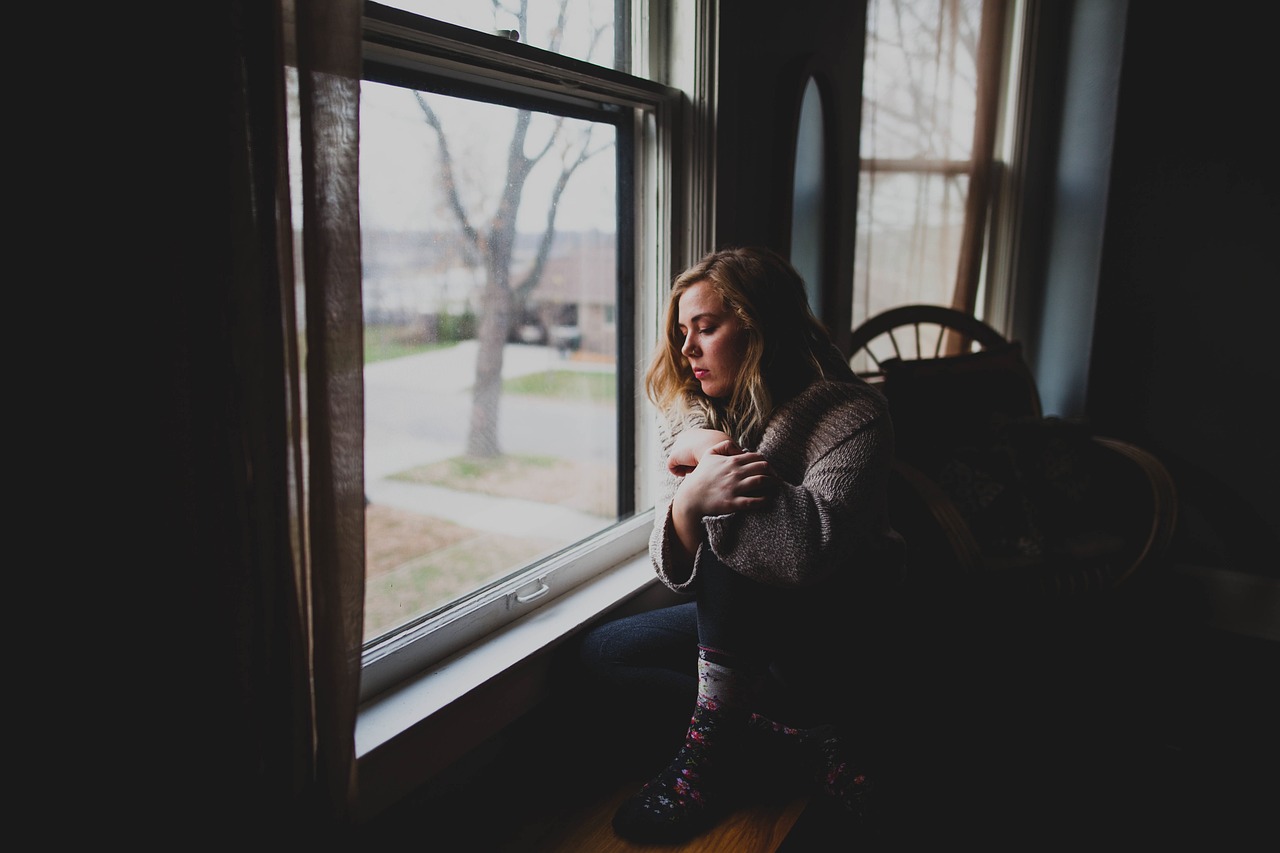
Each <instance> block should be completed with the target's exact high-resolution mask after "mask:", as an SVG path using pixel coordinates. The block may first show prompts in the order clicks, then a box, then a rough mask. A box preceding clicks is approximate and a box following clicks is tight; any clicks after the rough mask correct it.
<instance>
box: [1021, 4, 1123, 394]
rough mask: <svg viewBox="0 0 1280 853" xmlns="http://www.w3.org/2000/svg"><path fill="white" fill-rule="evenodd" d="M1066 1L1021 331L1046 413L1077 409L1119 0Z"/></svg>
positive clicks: (1106, 157) (1114, 89) (1083, 381)
mask: <svg viewBox="0 0 1280 853" xmlns="http://www.w3.org/2000/svg"><path fill="white" fill-rule="evenodd" d="M1068 5H1069V8H1070V9H1071V12H1070V13H1069V18H1068V19H1067V20H1065V21H1056V22H1055V23H1057V24H1058V25H1059V26H1061V25H1062V24H1066V25H1067V33H1068V36H1069V37H1068V40H1067V44H1066V54H1065V55H1066V62H1067V68H1068V69H1070V72H1069V73H1068V75H1067V76H1066V78H1065V80H1064V81H1063V91H1062V101H1061V103H1062V113H1061V119H1060V124H1059V127H1060V128H1061V136H1060V138H1059V140H1058V141H1057V144H1056V147H1055V151H1056V152H1057V158H1056V161H1055V163H1054V166H1053V169H1052V184H1051V186H1052V189H1051V193H1052V196H1053V199H1054V203H1053V205H1052V206H1051V213H1050V214H1049V216H1048V220H1047V223H1048V231H1047V233H1048V241H1047V247H1046V248H1047V253H1046V265H1045V277H1044V287H1043V290H1042V292H1041V294H1040V315H1039V317H1038V318H1037V321H1036V323H1035V325H1034V328H1033V329H1032V330H1031V333H1030V334H1029V335H1027V336H1025V337H1023V338H1022V340H1023V341H1024V346H1026V347H1027V350H1028V360H1029V361H1030V363H1031V364H1033V365H1034V368H1035V374H1036V384H1037V386H1038V387H1039V390H1040V401H1041V404H1042V406H1043V407H1044V411H1045V414H1047V415H1058V416H1062V417H1080V416H1082V415H1083V414H1084V406H1085V391H1086V387H1087V385H1088V371H1089V359H1090V353H1089V348H1090V342H1091V339H1092V337H1093V318H1094V306H1095V303H1096V300H1097V282H1098V270H1099V267H1100V265H1101V263H1102V246H1103V233H1104V228H1105V226H1106V201H1107V184H1108V181H1109V180H1110V177H1111V152H1112V142H1113V137H1114V132H1115V117H1116V102H1117V97H1118V88H1119V76H1120V64H1121V56H1122V52H1123V38H1124V23H1125V8H1126V3H1125V2H1114V0H1076V2H1074V3H1071V4H1068ZM1046 25H1047V22H1046ZM1042 35H1044V36H1046V37H1048V38H1053V37H1054V36H1055V35H1056V33H1053V32H1046V33H1043V34H1042ZM1046 94H1048V93H1046Z"/></svg>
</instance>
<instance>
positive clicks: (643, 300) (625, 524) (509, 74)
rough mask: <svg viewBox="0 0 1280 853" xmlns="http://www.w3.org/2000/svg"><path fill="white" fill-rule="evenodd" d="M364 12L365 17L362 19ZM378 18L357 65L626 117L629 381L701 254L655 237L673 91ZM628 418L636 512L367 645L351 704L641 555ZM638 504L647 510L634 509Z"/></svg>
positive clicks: (648, 468)
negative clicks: (667, 304) (675, 287)
mask: <svg viewBox="0 0 1280 853" xmlns="http://www.w3.org/2000/svg"><path fill="white" fill-rule="evenodd" d="M663 5H664V8H665V4H663ZM646 8H647V7H646ZM371 10H372V11H373V12H374V14H370V11H371ZM377 11H378V7H377V6H376V4H371V5H370V6H368V7H367V8H366V14H365V18H364V58H365V60H366V62H369V61H374V62H377V63H381V64H384V65H394V66H396V67H400V68H404V69H408V70H412V71H419V72H426V73H429V74H432V75H435V76H443V77H447V78H450V79H454V80H457V81H460V82H465V83H470V84H479V85H483V86H486V87H494V88H500V89H503V90H506V91H509V92H512V93H515V94H525V95H535V96H537V97H539V98H543V99H551V100H555V101H561V102H566V103H583V102H588V101H590V102H595V103H610V104H614V105H616V107H617V108H618V109H627V110H632V111H633V113H634V117H635V120H634V122H633V125H632V126H633V128H634V133H635V137H634V139H633V144H634V151H635V157H634V169H633V173H632V174H631V175H630V176H629V177H630V179H631V180H632V182H633V186H634V198H635V204H636V209H635V210H634V211H632V213H633V216H632V217H631V219H632V221H633V223H634V228H635V235H634V245H635V247H636V248H635V258H634V267H635V271H634V281H635V282H636V290H637V292H636V293H635V294H634V299H635V302H634V310H633V312H632V314H633V316H632V320H633V328H632V333H633V340H634V341H635V361H634V362H633V363H632V364H631V365H623V364H620V365H619V369H620V370H622V369H627V368H628V367H630V368H631V369H632V370H633V371H634V372H635V374H636V375H637V376H639V375H640V374H641V373H642V367H643V363H644V360H645V358H646V357H647V351H648V346H649V345H650V342H652V341H653V340H656V337H657V328H658V316H659V311H660V309H661V305H660V297H661V294H662V293H663V292H665V289H664V287H663V285H665V284H667V283H669V282H670V280H671V278H672V275H673V271H674V270H676V269H679V268H683V266H685V265H686V264H687V262H688V258H689V257H690V256H691V255H692V254H693V253H695V252H698V251H701V250H702V249H703V248H704V245H703V244H702V243H701V242H700V241H696V240H694V241H691V242H690V244H676V243H675V242H673V241H671V240H669V239H666V238H665V237H663V236H661V235H672V234H681V233H684V228H683V227H682V222H683V220H684V219H685V217H686V209H685V207H684V205H683V204H682V203H680V200H683V199H686V198H688V196H689V193H688V192H687V191H686V190H685V189H684V185H682V184H681V183H680V181H681V176H682V175H688V174H689V172H690V169H689V168H688V166H687V165H686V164H685V163H684V162H683V160H684V159H686V158H688V157H689V156H690V155H689V153H688V152H687V151H682V150H681V146H679V145H677V144H676V138H677V134H678V132H679V129H680V127H681V118H682V116H681V110H682V108H683V107H682V105H683V100H682V94H681V92H680V91H679V90H678V89H674V88H671V87H668V86H666V85H663V84H660V83H656V82H652V81H650V80H647V79H643V78H639V77H634V76H631V75H628V74H624V73H621V72H618V71H614V70H612V69H607V68H602V67H600V66H593V65H590V64H588V63H585V62H581V61H578V60H573V59H568V58H565V57H561V56H557V55H555V54H552V53H549V52H546V51H540V50H537V49H535V48H531V47H529V46H527V45H515V44H513V43H511V42H509V41H508V40H505V39H502V38H495V37H492V36H490V35H487V34H479V33H473V32H471V31H466V30H462V29H460V28H457V27H454V26H452V25H447V24H441V23H440V22H434V21H430V20H429V19H423V18H419V17H418V16H409V18H411V19H413V23H414V25H413V26H407V25H405V23H404V21H405V20H406V19H405V17H404V16H405V13H400V12H394V10H393V14H391V15H380V14H377ZM632 21H633V25H636V24H640V23H644V24H646V25H647V24H649V23H656V24H661V25H664V26H667V25H669V18H668V16H667V15H654V16H653V17H652V18H651V17H650V16H649V15H648V14H646V13H645V9H641V8H633V10H632ZM418 24H420V25H421V26H418ZM637 32H639V30H637ZM646 36H647V32H646ZM657 41H658V42H662V41H663V39H657ZM654 50H656V48H654V47H652V46H651V45H650V40H649V39H648V38H647V37H646V38H645V39H642V40H640V46H639V48H638V50H637V55H638V56H639V57H641V63H640V64H641V65H642V66H643V67H646V68H647V67H648V66H649V64H650V62H651V61H652V56H651V51H654ZM678 160H680V161H681V162H678ZM695 244H696V245H695ZM619 319H622V316H621V315H620V317H619ZM639 384H640V383H639V382H637V383H636V386H637V387H636V393H637V395H642V394H643V389H642V388H640V387H639ZM633 411H634V423H633V424H632V425H631V426H632V428H633V429H634V430H635V435H636V440H635V442H634V445H635V460H634V461H635V465H636V471H635V475H636V476H635V482H636V503H635V506H636V508H637V510H638V511H637V512H636V513H635V514H634V515H633V516H631V517H630V518H628V519H626V520H624V521H621V522H619V523H617V524H615V525H613V526H611V527H610V528H608V529H606V530H604V531H602V532H601V533H599V534H597V535H596V536H593V537H591V538H589V539H587V540H585V541H583V542H580V543H578V544H576V545H575V546H573V547H570V548H568V549H566V550H565V551H563V552H561V553H560V554H557V555H555V556H554V557H552V558H550V559H548V560H545V561H541V562H538V563H535V564H533V565H531V566H530V567H528V568H526V569H525V570H523V571H520V572H518V573H517V574H515V575H513V576H512V577H511V578H510V579H508V580H506V581H505V582H502V583H499V584H497V585H495V586H493V587H491V588H490V589H488V590H486V591H485V592H484V593H482V594H481V595H479V596H477V597H475V598H472V599H469V600H467V601H464V602H462V603H461V604H460V605H458V606H457V607H454V608H450V609H449V610H447V611H445V612H442V613H440V614H437V615H436V616H434V617H432V618H428V619H425V620H422V621H419V622H416V623H412V624H411V625H409V626H408V627H407V628H406V629H404V630H402V631H399V632H394V633H392V634H389V635H386V636H384V637H382V638H379V639H378V640H375V641H373V642H371V643H369V644H366V646H365V648H364V651H363V654H362V675H361V699H362V701H368V700H370V699H371V698H373V697H376V696H378V695H380V694H382V693H384V692H385V691H388V690H390V689H391V688H393V687H395V686H396V685H400V684H404V683H405V682H406V681H408V680H409V679H411V678H412V677H414V676H415V675H418V674H420V673H422V672H424V671H426V670H428V669H430V668H431V667H433V666H436V665H439V664H441V662H443V661H445V660H446V659H447V658H449V657H450V656H456V655H457V654H459V653H460V652H462V651H463V650H465V649H468V648H470V647H473V646H475V645H476V644H477V643H479V642H481V641H483V640H484V639H485V638H486V637H489V636H492V635H494V634H495V633H496V632H498V631H500V630H501V629H503V628H504V627H505V626H507V625H509V624H511V623H513V622H515V621H516V620H519V619H521V618H523V617H525V616H528V615H530V614H533V613H534V612H535V611H537V610H539V609H540V608H543V607H546V606H547V605H549V604H552V603H553V602H556V601H558V600H560V599H561V598H562V597H563V596H565V595H566V594H567V593H569V592H571V591H573V590H575V589H578V588H580V587H581V586H582V585H583V584H584V583H586V582H587V581H590V580H591V579H593V578H596V577H598V576H600V575H601V574H602V573H603V572H606V571H607V570H609V569H611V568H614V567H618V566H622V565H625V564H627V563H629V562H632V563H633V562H634V561H635V559H636V558H637V557H638V556H641V555H644V554H645V552H646V549H647V543H648V534H649V531H650V530H651V528H652V525H653V510H652V500H653V498H652V472H653V471H656V470H657V463H656V456H655V454H654V447H655V442H654V436H653V428H652V418H651V417H650V415H649V407H648V406H647V405H646V404H645V402H644V400H643V399H642V398H638V399H637V401H636V405H635V406H634V407H633ZM619 414H620V416H622V415H623V414H624V413H622V412H620V413H619ZM645 507H648V509H643V508H645Z"/></svg>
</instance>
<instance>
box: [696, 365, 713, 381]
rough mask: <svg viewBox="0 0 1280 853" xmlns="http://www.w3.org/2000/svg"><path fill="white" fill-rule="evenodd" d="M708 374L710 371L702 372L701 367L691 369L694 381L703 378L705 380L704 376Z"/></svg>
mask: <svg viewBox="0 0 1280 853" xmlns="http://www.w3.org/2000/svg"><path fill="white" fill-rule="evenodd" d="M710 372H711V371H710V370H703V369H702V368H701V367H695V368H694V369H693V378H694V379H705V378H706V376H707V374H708V373H710Z"/></svg>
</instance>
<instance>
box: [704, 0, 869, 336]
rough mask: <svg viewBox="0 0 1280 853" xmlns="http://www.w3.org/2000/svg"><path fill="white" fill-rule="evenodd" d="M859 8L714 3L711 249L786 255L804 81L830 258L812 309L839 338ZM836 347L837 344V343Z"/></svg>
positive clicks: (735, 0)
mask: <svg viewBox="0 0 1280 853" xmlns="http://www.w3.org/2000/svg"><path fill="white" fill-rule="evenodd" d="M865 29H866V2H865V0H850V2H847V3H832V2H828V0H793V2H789V3H786V4H785V5H779V4H778V3H775V2H772V0H725V2H722V3H720V44H719V49H718V51H719V63H720V64H719V70H718V72H717V73H718V76H719V79H720V80H721V81H722V85H721V88H720V92H719V96H718V102H717V111H716V169H715V173H716V229H715V241H716V244H717V245H718V246H726V245H745V244H762V245H766V246H770V247H771V248H773V249H776V250H778V251H780V252H782V253H783V254H785V255H790V249H791V245H790V244H791V213H792V177H793V175H794V172H795V143H796V131H797V128H798V125H799V121H800V107H801V104H802V103H803V99H804V92H805V86H806V84H807V83H808V81H809V79H810V77H812V78H813V80H814V81H815V82H816V84H817V86H818V89H819V91H820V92H821V94H822V97H823V104H822V106H823V115H824V118H825V122H826V126H825V133H826V150H827V156H828V160H827V163H826V164H825V166H826V168H825V170H824V171H825V174H826V179H827V198H826V205H827V216H826V222H825V226H824V227H825V232H824V234H823V239H822V240H821V242H822V244H823V245H825V246H827V247H828V249H829V251H828V252H827V253H826V256H825V258H824V267H823V271H822V277H823V279H824V281H825V282H827V283H828V285H829V286H828V287H827V288H826V290H827V292H826V294H825V296H824V304H823V306H822V309H821V313H822V316H823V319H824V320H826V322H827V323H828V325H829V326H830V327H831V330H832V332H833V333H835V334H836V335H837V336H838V338H839V337H844V336H847V335H848V332H849V329H850V318H851V316H852V315H851V307H850V306H851V295H850V293H849V288H848V287H847V286H842V285H847V283H848V282H850V281H851V280H852V277H853V251H854V245H853V238H852V235H853V234H854V228H855V224H856V218H857V209H858V206H857V187H858V134H859V129H860V127H861V111H862V58H863V42H864V33H865ZM839 342H840V340H837V343H839Z"/></svg>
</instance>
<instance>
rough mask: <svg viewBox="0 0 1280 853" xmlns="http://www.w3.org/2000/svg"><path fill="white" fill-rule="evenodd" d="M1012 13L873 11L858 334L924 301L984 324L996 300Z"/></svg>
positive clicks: (956, 3)
mask: <svg viewBox="0 0 1280 853" xmlns="http://www.w3.org/2000/svg"><path fill="white" fill-rule="evenodd" d="M1006 6H1008V7H1009V8H1010V9H1012V11H1013V13H1014V15H1015V16H1016V15H1017V14H1018V13H1019V11H1020V8H1021V4H1020V3H1017V2H1014V0H1007V1H1006V0H870V2H869V3H868V5H867V40H866V56H865V61H864V71H863V107H862V139H861V142H860V152H861V158H862V165H861V174H860V180H859V186H858V226H857V227H858V240H857V245H856V255H855V260H854V269H855V282H854V316H853V323H854V326H855V327H856V326H857V325H859V324H860V323H861V322H863V321H864V320H866V319H867V318H869V317H871V316H874V315H876V314H878V313H880V312H881V311H884V310H885V309H887V308H891V307H893V306H895V305H902V304H907V303H916V302H923V303H931V304H939V305H950V306H954V307H958V308H961V309H962V310H969V311H973V312H974V313H977V314H978V315H979V316H982V313H983V303H984V300H985V299H990V298H992V295H991V294H987V293H985V292H983V293H980V292H979V291H980V290H981V289H982V286H983V285H982V283H981V278H980V276H978V275H977V274H976V273H977V272H978V268H977V266H976V263H985V264H986V265H987V267H988V268H990V267H991V265H992V264H993V263H994V262H995V261H996V260H997V258H996V255H998V253H999V252H1000V251H1002V250H1004V249H1005V248H1006V247H1005V246H1004V245H993V244H992V243H991V241H990V240H989V238H988V229H989V228H990V227H991V226H992V224H993V220H992V219H991V218H989V217H988V216H987V215H986V211H987V210H988V209H994V208H995V207H996V204H995V199H996V198H998V197H999V190H1000V180H1001V178H1002V176H1004V175H1006V174H1007V169H1005V168H1004V167H1003V164H1004V163H1007V162H1008V153H1007V152H1008V151H1009V148H1010V145H1009V143H1008V141H1007V140H1005V139H1001V138H1000V137H998V135H997V128H996V122H997V120H998V118H999V113H998V110H997V109H994V108H992V107H991V106H990V105H992V104H997V103H1000V102H1001V99H1000V98H999V93H1000V92H1004V93H1012V92H1014V91H1015V83H1016V76H1015V75H1012V74H1009V73H1003V76H1002V69H1011V68H1016V63H1015V62H1014V61H1012V59H1011V57H1012V56H1013V54H1014V52H1015V51H1016V48H1017V40H1016V39H1014V38H1011V37H1009V36H1006V33H1005V8H1006ZM1009 32H1010V33H1014V32H1016V28H1010V29H1009ZM975 180H977V185H976V186H975V184H974V183H973V182H974V181H975ZM971 194H976V195H975V198H974V199H970V195H971ZM971 202H973V204H972V206H970V205H971ZM971 258H972V259H976V261H975V260H971ZM970 264H975V265H974V266H973V268H972V270H970V268H969V266H970ZM854 367H855V368H858V369H861V366H860V365H857V364H855V365H854Z"/></svg>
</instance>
